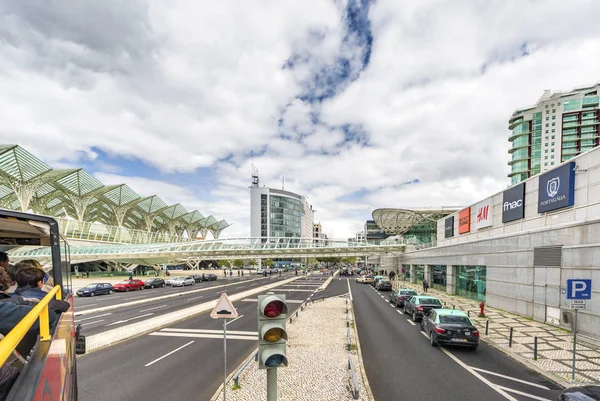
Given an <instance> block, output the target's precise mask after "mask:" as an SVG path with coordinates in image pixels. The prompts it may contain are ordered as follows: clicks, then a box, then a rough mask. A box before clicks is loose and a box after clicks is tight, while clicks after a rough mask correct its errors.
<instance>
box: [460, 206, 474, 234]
mask: <svg viewBox="0 0 600 401" xmlns="http://www.w3.org/2000/svg"><path fill="white" fill-rule="evenodd" d="M469 231H471V208H470V207H468V208H466V209H463V210H461V211H460V212H458V233H459V234H465V233H468V232H469Z"/></svg>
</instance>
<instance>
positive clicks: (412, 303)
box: [403, 295, 442, 322]
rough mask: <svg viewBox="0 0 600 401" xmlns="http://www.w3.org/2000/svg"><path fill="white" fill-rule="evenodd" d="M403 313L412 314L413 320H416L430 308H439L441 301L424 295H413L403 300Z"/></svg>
mask: <svg viewBox="0 0 600 401" xmlns="http://www.w3.org/2000/svg"><path fill="white" fill-rule="evenodd" d="M403 307H404V313H408V314H409V315H411V316H412V320H413V322H418V321H419V320H421V319H422V318H423V316H425V314H427V312H429V311H430V310H431V309H441V308H442V302H441V301H440V300H439V299H437V298H435V297H429V296H426V295H415V296H412V297H410V298H408V299H407V300H405V301H404V305H403Z"/></svg>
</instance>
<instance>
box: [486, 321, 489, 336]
mask: <svg viewBox="0 0 600 401" xmlns="http://www.w3.org/2000/svg"><path fill="white" fill-rule="evenodd" d="M489 327H490V321H489V320H486V321H485V335H486V336H487V335H488V328H489Z"/></svg>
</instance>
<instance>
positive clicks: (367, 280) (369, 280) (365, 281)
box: [361, 276, 375, 284]
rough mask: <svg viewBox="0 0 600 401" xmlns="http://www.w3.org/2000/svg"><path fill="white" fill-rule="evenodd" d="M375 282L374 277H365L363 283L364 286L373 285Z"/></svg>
mask: <svg viewBox="0 0 600 401" xmlns="http://www.w3.org/2000/svg"><path fill="white" fill-rule="evenodd" d="M374 281H375V279H374V278H373V276H364V277H363V279H362V281H361V283H363V284H372V283H373V282H374Z"/></svg>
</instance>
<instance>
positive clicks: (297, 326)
mask: <svg viewBox="0 0 600 401" xmlns="http://www.w3.org/2000/svg"><path fill="white" fill-rule="evenodd" d="M348 304H349V306H350V308H351V303H350V302H349V303H348ZM346 305H347V303H346V297H345V296H344V297H333V298H327V299H325V300H324V301H316V302H314V303H311V304H309V305H308V306H305V307H304V308H303V311H301V312H300V313H299V317H298V318H295V319H294V320H293V323H291V324H290V323H289V322H288V323H287V329H288V336H289V340H288V345H287V357H288V360H289V365H288V366H287V367H284V368H279V369H278V370H277V376H278V377H277V382H278V389H277V390H278V391H277V396H278V398H277V399H278V400H280V401H323V400H327V401H338V400H339V401H342V400H353V399H359V400H369V399H371V398H369V395H368V394H370V393H369V391H368V390H367V389H366V388H365V385H364V383H363V380H362V377H363V376H362V373H361V372H362V369H361V363H360V356H359V354H358V343H357V341H356V338H355V330H354V324H353V323H352V322H351V321H352V319H353V318H352V310H351V309H350V311H349V314H348V318H349V319H350V324H347V323H346V319H347V316H346V315H347V314H346ZM348 326H349V327H348ZM348 331H349V332H350V342H351V351H348V345H347V344H348ZM348 357H350V358H352V364H353V367H354V369H355V372H356V379H357V380H358V388H359V397H358V398H353V394H352V390H353V388H354V384H353V380H352V374H351V371H350V370H349V369H348ZM230 378H231V376H230ZM239 385H240V388H238V389H236V390H232V389H231V388H232V381H229V383H228V386H227V400H228V401H241V400H244V401H246V400H247V401H261V400H266V371H265V370H261V369H258V365H257V363H256V362H254V361H252V362H251V363H250V365H249V366H248V367H247V368H246V369H245V370H244V372H243V373H242V375H241V376H240V379H239ZM222 399H223V394H222V393H220V394H218V395H215V396H214V397H213V398H212V400H222Z"/></svg>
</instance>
